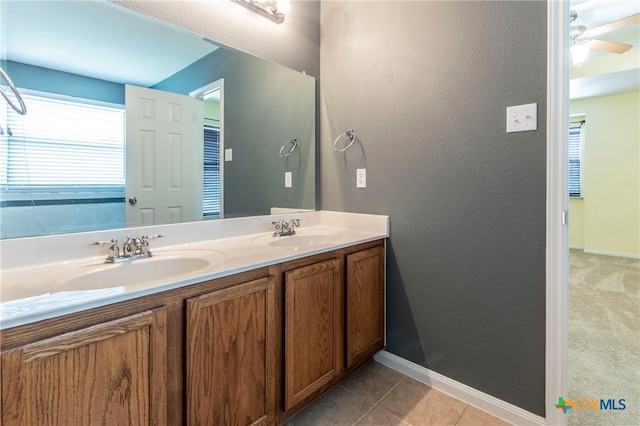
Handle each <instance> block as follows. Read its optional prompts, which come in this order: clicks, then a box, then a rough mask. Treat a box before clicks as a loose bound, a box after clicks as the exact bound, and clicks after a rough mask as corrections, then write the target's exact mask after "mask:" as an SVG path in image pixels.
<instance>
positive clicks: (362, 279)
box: [346, 247, 384, 368]
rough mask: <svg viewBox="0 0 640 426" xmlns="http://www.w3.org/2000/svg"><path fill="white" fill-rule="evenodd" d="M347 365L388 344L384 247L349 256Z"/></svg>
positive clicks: (354, 363) (368, 355) (356, 362)
mask: <svg viewBox="0 0 640 426" xmlns="http://www.w3.org/2000/svg"><path fill="white" fill-rule="evenodd" d="M346 285H347V302H346V305H347V319H346V322H347V327H346V333H347V337H346V341H347V342H346V343H347V368H350V367H352V366H353V365H356V364H358V363H359V362H361V361H363V360H365V359H367V358H369V357H370V356H371V355H373V354H374V353H375V352H377V351H379V350H380V349H382V348H383V346H384V248H383V247H373V248H370V249H368V250H364V251H361V252H358V253H353V254H350V255H348V256H347V284H346Z"/></svg>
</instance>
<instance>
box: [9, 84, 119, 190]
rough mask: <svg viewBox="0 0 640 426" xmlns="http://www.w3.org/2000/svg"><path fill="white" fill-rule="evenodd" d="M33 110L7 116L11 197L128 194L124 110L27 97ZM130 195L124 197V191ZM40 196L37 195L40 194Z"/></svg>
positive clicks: (11, 113)
mask: <svg viewBox="0 0 640 426" xmlns="http://www.w3.org/2000/svg"><path fill="white" fill-rule="evenodd" d="M23 98H24V101H25V103H26V105H27V114H26V115H24V116H21V115H18V114H16V113H14V112H13V111H9V112H8V114H7V121H8V126H9V127H10V128H11V132H12V136H8V137H7V138H6V139H3V141H2V143H3V144H4V145H5V146H3V147H2V149H3V153H5V152H6V157H5V160H4V164H2V167H1V168H0V185H1V187H2V191H3V192H4V193H5V196H6V195H11V194H12V193H14V194H15V193H24V192H29V193H37V194H41V195H40V197H44V198H46V197H47V196H48V195H51V194H54V193H58V192H69V191H72V192H74V193H87V194H97V195H88V197H92V196H98V197H99V196H101V195H100V194H101V193H104V192H105V191H110V192H112V191H119V192H122V194H124V185H125V167H124V155H125V152H124V141H125V124H124V109H123V108H118V107H110V106H102V105H95V104H92V103H90V102H91V101H87V103H84V102H82V101H75V100H73V101H70V100H61V99H53V98H47V97H43V96H35V95H27V94H25V95H23ZM123 196H124V195H123ZM36 198H37V197H36Z"/></svg>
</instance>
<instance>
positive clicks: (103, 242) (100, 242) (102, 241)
mask: <svg viewBox="0 0 640 426" xmlns="http://www.w3.org/2000/svg"><path fill="white" fill-rule="evenodd" d="M114 241H115V242H116V243H117V242H118V240H115V239H112V240H110V241H108V240H101V241H94V242H92V243H89V245H90V246H106V245H107V244H113V242H114Z"/></svg>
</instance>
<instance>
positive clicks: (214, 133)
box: [202, 124, 220, 216]
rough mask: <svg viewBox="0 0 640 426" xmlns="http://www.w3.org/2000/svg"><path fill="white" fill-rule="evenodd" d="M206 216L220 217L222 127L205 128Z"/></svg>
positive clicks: (206, 125)
mask: <svg viewBox="0 0 640 426" xmlns="http://www.w3.org/2000/svg"><path fill="white" fill-rule="evenodd" d="M202 207H203V213H204V216H218V215H220V127H218V126H211V125H208V124H205V126H204V190H203V199H202Z"/></svg>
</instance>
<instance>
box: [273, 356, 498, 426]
mask: <svg viewBox="0 0 640 426" xmlns="http://www.w3.org/2000/svg"><path fill="white" fill-rule="evenodd" d="M509 424H510V423H507V422H505V421H504V420H502V419H499V418H498V417H494V416H493V415H491V414H489V413H487V412H485V411H482V410H480V409H479V408H476V407H474V406H472V405H469V404H467V403H466V402H462V401H460V400H458V399H455V398H453V397H452V396H449V395H447V394H445V393H443V392H440V391H438V390H436V389H434V388H432V387H430V386H427V385H425V384H423V383H420V382H418V381H416V380H414V379H412V378H410V377H407V376H405V375H404V374H402V373H399V372H397V371H395V370H392V369H390V368H388V367H385V366H383V365H382V364H379V363H377V362H370V363H368V364H367V365H365V366H363V367H362V368H360V369H359V370H358V371H356V372H355V373H354V374H353V375H351V376H349V377H347V378H346V379H345V380H343V381H342V382H340V383H339V384H338V385H337V386H335V387H334V388H333V389H331V390H330V391H329V392H328V393H326V394H325V395H323V396H322V397H320V398H319V399H318V400H317V401H316V402H314V403H313V404H312V405H310V406H309V407H307V408H305V409H304V410H303V411H301V412H300V413H298V414H296V415H295V416H294V417H293V418H291V419H289V421H288V422H287V423H286V425H287V426H314V425H331V426H341V425H344V426H351V425H358V426H383V425H403V426H426V425H457V426H470V425H474V426H475V425H478V426H480V425H492V426H494V425H495V426H503V425H504V426H506V425H509Z"/></svg>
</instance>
